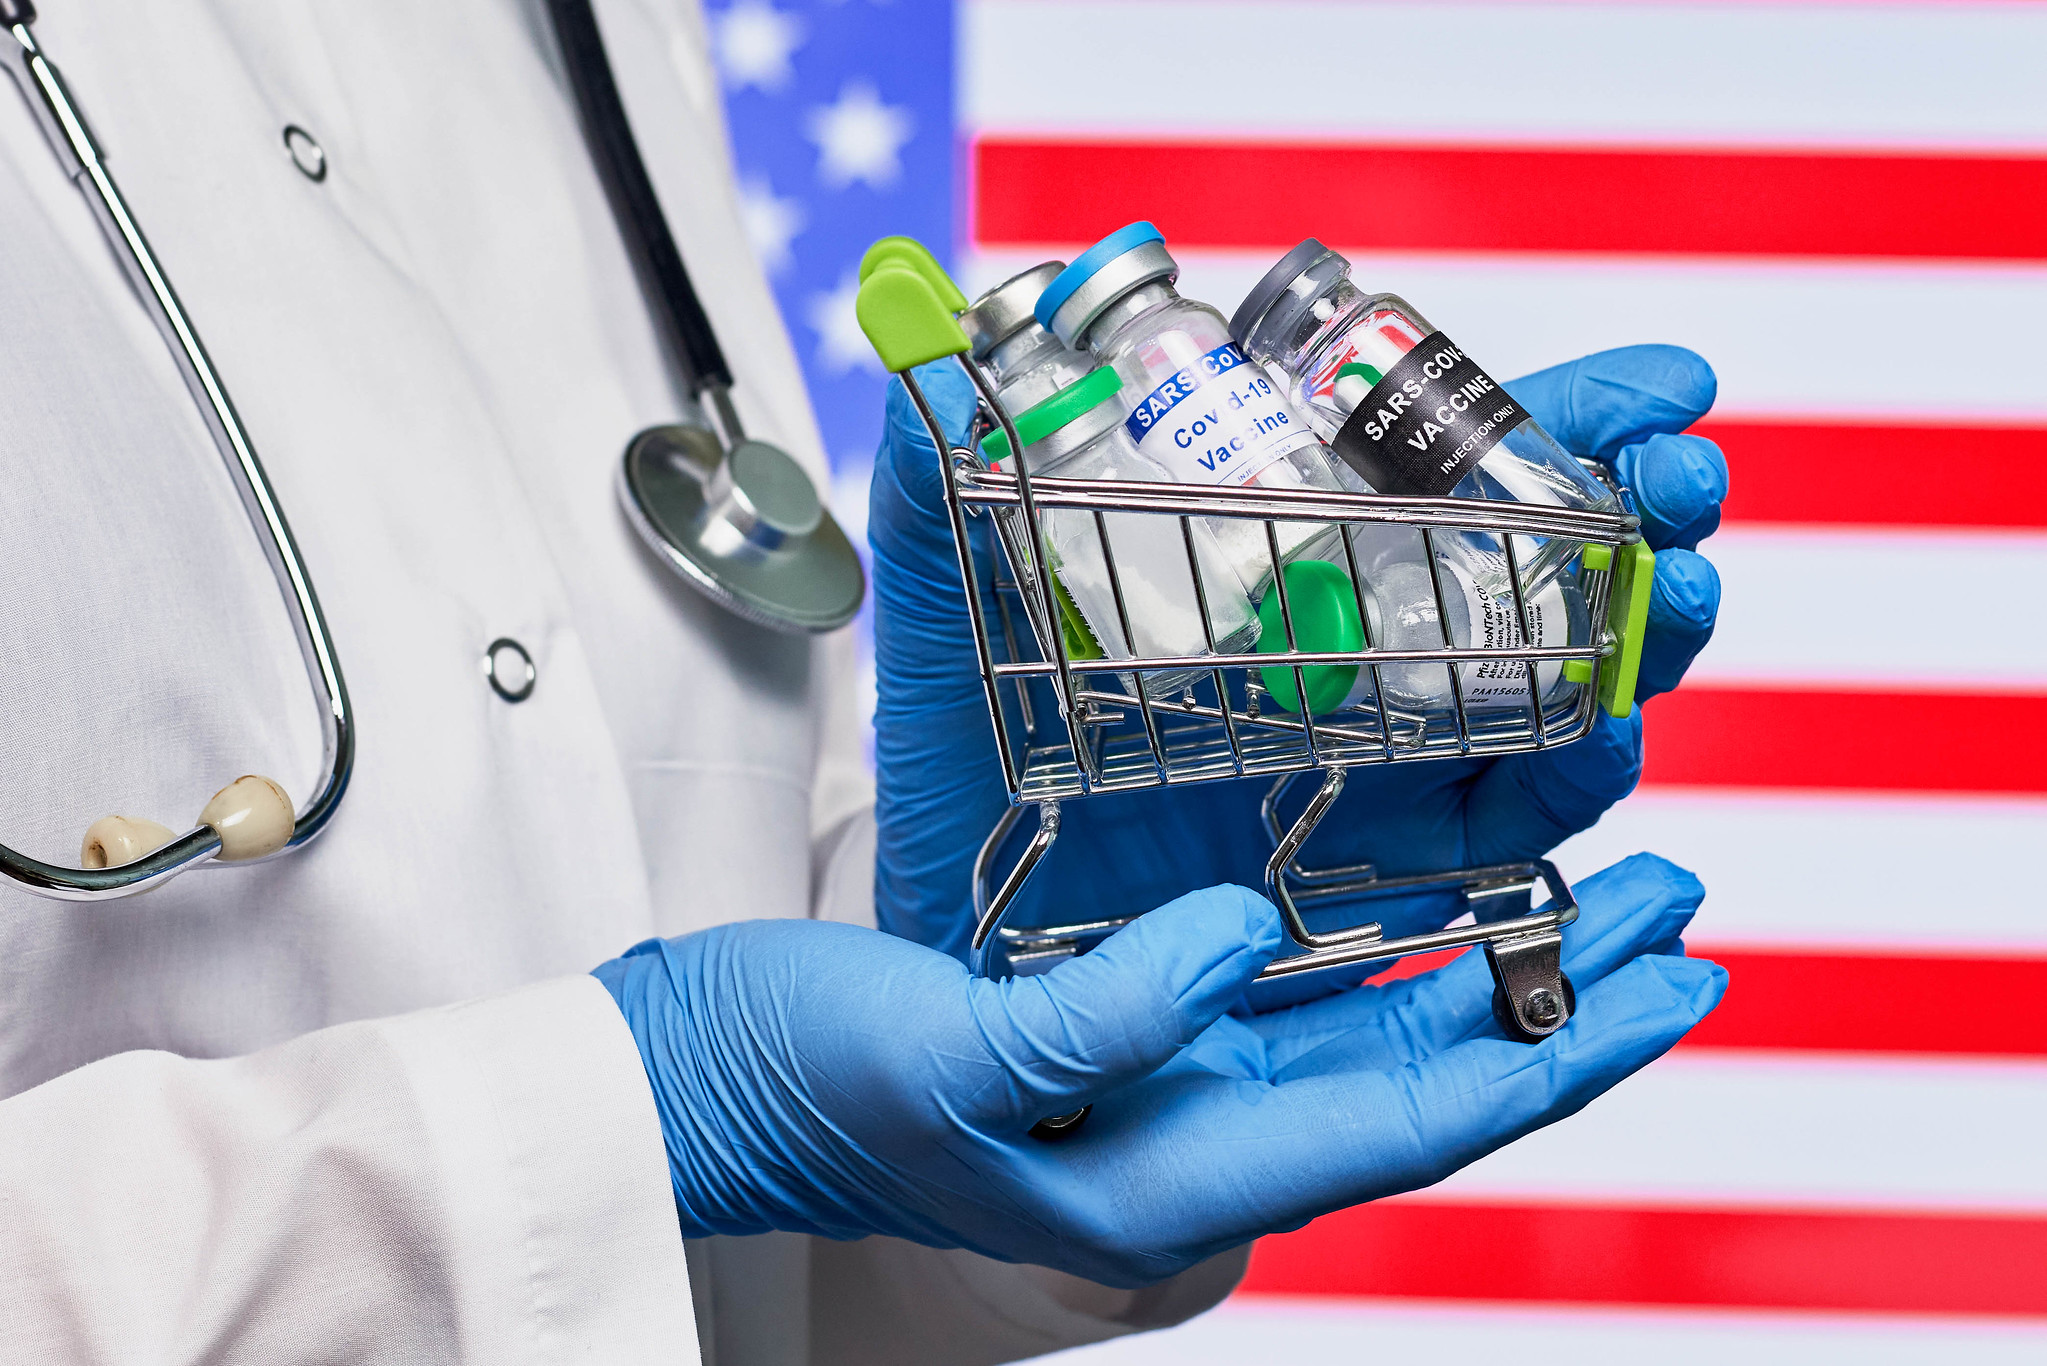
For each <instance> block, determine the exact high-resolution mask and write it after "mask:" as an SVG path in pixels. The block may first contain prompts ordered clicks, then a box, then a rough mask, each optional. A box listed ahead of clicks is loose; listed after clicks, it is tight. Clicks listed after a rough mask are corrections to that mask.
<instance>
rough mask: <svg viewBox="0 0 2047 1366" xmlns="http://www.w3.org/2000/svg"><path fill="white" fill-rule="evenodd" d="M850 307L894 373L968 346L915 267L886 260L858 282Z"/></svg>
mask: <svg viewBox="0 0 2047 1366" xmlns="http://www.w3.org/2000/svg"><path fill="white" fill-rule="evenodd" d="M853 312H854V315H855V316H856V317H858V318H859V319H860V330H861V331H862V332H865V333H866V334H867V340H868V342H869V343H870V344H872V346H873V347H874V352H875V354H876V355H878V356H880V357H881V363H882V364H883V365H884V366H886V367H887V368H888V369H889V370H890V371H892V372H893V373H895V374H901V373H902V372H903V371H905V370H913V369H915V368H916V367H917V366H920V365H924V364H927V363H928V362H931V361H934V360H938V359H939V358H940V357H943V356H957V355H959V354H960V353H961V352H962V351H965V350H966V349H967V334H966V333H964V332H962V331H960V325H959V324H958V323H957V322H954V321H953V316H952V310H951V309H949V308H947V307H946V306H945V302H944V300H942V299H941V298H940V297H939V296H938V292H937V291H936V290H935V289H933V288H932V285H931V282H930V280H929V279H927V278H926V277H925V275H924V274H923V273H922V272H921V271H918V270H916V269H915V268H913V267H911V266H909V265H905V264H903V263H901V262H897V261H884V262H882V263H881V264H880V265H877V266H876V267H875V268H874V271H873V273H872V274H870V275H869V276H868V277H867V278H866V279H865V280H862V281H861V282H860V294H859V297H858V298H857V299H855V300H854V304H853Z"/></svg>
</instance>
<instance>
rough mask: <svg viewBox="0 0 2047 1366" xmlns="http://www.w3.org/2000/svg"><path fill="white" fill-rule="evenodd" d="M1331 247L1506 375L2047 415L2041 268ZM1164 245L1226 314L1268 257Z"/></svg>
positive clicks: (980, 270) (1780, 400)
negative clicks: (1588, 374)
mask: <svg viewBox="0 0 2047 1366" xmlns="http://www.w3.org/2000/svg"><path fill="white" fill-rule="evenodd" d="M2043 13H2047V7H2043ZM1086 245H1087V244H1086V243H1060V244H1051V245H1048V246H1045V247H1044V248H1043V249H1040V250H1032V251H1025V252H1015V251H1007V250H1005V251H1000V252H979V253H974V254H969V255H968V256H967V257H966V259H965V260H964V261H963V263H962V278H963V280H964V281H966V282H968V293H970V294H974V293H978V292H980V291H981V290H983V289H986V288H987V287H988V286H990V285H993V284H995V283H997V282H999V281H1001V280H1004V279H1007V278H1008V277H1009V276H1011V275H1013V274H1015V273H1016V272H1017V271H1019V270H1022V269H1024V268H1026V267H1028V266H1031V265H1034V264H1036V263H1037V262H1039V261H1042V260H1045V259H1048V258H1050V257H1060V258H1063V259H1067V260H1071V259H1072V257H1073V255H1074V253H1076V252H1077V251H1079V250H1081V249H1082V248H1084V247H1085V246H1086ZM1331 245H1332V246H1335V247H1336V248H1337V250H1339V251H1344V253H1345V255H1347V256H1349V257H1350V260H1351V263H1352V271H1351V274H1352V277H1353V278H1354V279H1356V280H1357V281H1358V282H1359V283H1360V284H1361V285H1364V286H1365V287H1367V288H1371V289H1384V290H1392V291H1393V292H1395V293H1397V294H1399V295H1401V296H1402V297H1404V298H1406V299H1407V301H1408V302H1409V303H1411V304H1413V305H1414V306H1415V307H1417V308H1419V309H1420V310H1421V311H1422V312H1423V313H1424V314H1425V315H1427V317H1428V319H1429V321H1430V322H1432V323H1434V324H1435V325H1436V326H1437V327H1440V328H1442V329H1443V330H1444V331H1445V332H1448V333H1449V334H1450V335H1451V336H1452V337H1454V338H1456V339H1457V341H1458V342H1459V343H1460V344H1461V345H1463V347H1464V348H1465V349H1466V350H1467V351H1469V352H1470V353H1471V354H1472V355H1473V356H1474V357H1476V358H1478V360H1479V361H1480V362H1481V363H1482V364H1483V365H1484V366H1485V367H1486V368H1487V369H1488V370H1490V371H1492V372H1493V373H1494V374H1495V375H1498V376H1501V377H1503V378H1504V377H1507V376H1511V375H1519V374H1525V373H1527V372H1528V371H1531V370H1537V369H1540V368H1542V367H1543V366H1546V365H1553V364H1555V363H1557V362H1558V361H1563V360H1569V359H1571V358H1572V357H1575V356H1582V355H1586V354H1588V353H1590V352H1593V351H1600V350H1604V349H1606V348H1608V347H1613V346H1626V345H1629V344H1632V343H1635V342H1671V343H1676V344H1678V345H1681V346H1689V347H1691V348H1692V349H1693V350H1694V351H1697V352H1698V353H1699V354H1700V355H1702V356H1705V357H1706V358H1707V359H1708V360H1709V361H1711V362H1712V363H1713V367H1714V370H1715V371H1716V372H1717V373H1718V375H1719V376H1720V403H1719V407H1718V411H1719V412H1721V413H1722V414H1726V415H1731V414H1734V413H1750V414H1766V413H1790V414H1806V415H1816V414H1828V413H1853V414H1856V415H1858V416H1861V417H1863V418H1865V419H1875V418H1879V417H1882V416H1886V415H1889V416H1897V417H1912V416H1932V417H1943V416H1945V417H1967V418H1982V419H1993V418H2013V419H2017V420H2021V421H2040V420H2047V383H2042V380H2041V366H2040V357H2041V344H2040V319H2042V318H2043V317H2047V268H2043V267H2017V266H2014V267H2001V266H1926V265H1837V264H1831V263H1826V264H1798V265H1792V264H1778V263H1767V262H1760V263H1759V262H1754V261H1743V262H1727V263H1719V262H1704V261H1695V260H1686V261H1679V260H1653V261H1650V260H1641V259H1633V258H1630V259H1622V258H1613V257H1588V256H1539V255H1527V256H1506V255H1493V254H1489V253H1474V254H1469V255H1457V254H1447V253H1446V254H1440V255H1429V256H1423V255H1393V254H1374V253H1364V252H1352V251H1348V250H1346V249H1345V248H1344V247H1343V246H1342V244H1341V243H1332V244H1331ZM1174 254H1175V256H1176V258H1177V259H1178V260H1179V262H1180V266H1181V277H1180V283H1181V288H1182V292H1183V293H1184V294H1185V295H1186V296H1187V297H1189V298H1193V299H1200V300H1202V301H1204V302H1206V303H1210V304H1214V305H1215V306H1216V307H1217V308H1219V309H1220V310H1221V311H1222V312H1223V314H1224V315H1225V316H1227V315H1228V314H1229V313H1230V311H1231V310H1232V309H1234V308H1235V307H1236V305H1237V302H1238V301H1239V300H1240V299H1242V298H1243V297H1244V295H1245V293H1246V292H1247V291H1248V290H1249V289H1250V288H1251V286H1252V285H1253V284H1255V283H1256V282H1257V280H1258V277H1259V276H1261V275H1263V274H1264V273H1265V271H1266V270H1267V269H1268V268H1269V267H1270V266H1271V265H1272V263H1273V262H1274V261H1275V260H1277V259H1278V258H1279V254H1280V253H1279V252H1278V251H1277V250H1274V251H1258V252H1241V251H1187V252H1176V253H1174ZM1929 477H1940V471H1939V470H1937V469H1935V470H1931V471H1930V473H1929ZM1948 477H1967V475H1966V474H1965V473H1956V474H1953V475H1950V476H1948Z"/></svg>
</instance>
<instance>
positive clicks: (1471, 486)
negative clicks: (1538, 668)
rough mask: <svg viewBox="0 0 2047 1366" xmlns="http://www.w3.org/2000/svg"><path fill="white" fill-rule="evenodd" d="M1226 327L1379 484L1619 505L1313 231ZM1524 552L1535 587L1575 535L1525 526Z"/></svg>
mask: <svg viewBox="0 0 2047 1366" xmlns="http://www.w3.org/2000/svg"><path fill="white" fill-rule="evenodd" d="M1230 333H1231V335H1232V336H1233V337H1235V338H1236V340H1237V342H1238V343H1239V344H1240V345H1241V346H1242V347H1243V348H1244V351H1245V353H1246V354H1247V355H1249V356H1250V357H1251V358H1252V359H1253V360H1255V361H1257V362H1259V363H1260V364H1261V365H1262V366H1265V367H1267V368H1269V369H1272V370H1274V371H1276V372H1278V373H1280V374H1282V375H1284V376H1285V378H1286V382H1287V384H1288V397H1289V398H1290V399H1291V400H1292V401H1293V403H1294V405H1295V407H1296V408H1298V409H1299V410H1300V412H1301V413H1302V414H1304V415H1305V417H1306V419H1307V421H1308V424H1309V425H1310V426H1311V427H1312V428H1313V429H1314V430H1315V432H1316V434H1317V435H1318V436H1320V437H1321V438H1322V439H1324V440H1325V441H1327V442H1328V443H1329V444H1330V446H1331V447H1332V448H1333V449H1334V450H1335V452H1336V454H1337V455H1338V456H1340V457H1342V459H1343V461H1344V463H1345V464H1347V465H1348V466H1350V468H1352V469H1353V470H1355V471H1357V473H1358V474H1359V475H1360V476H1361V477H1362V478H1363V479H1364V480H1365V481H1366V482H1367V483H1369V484H1370V485H1371V486H1372V487H1373V489H1375V490H1376V491H1378V492H1380V493H1386V494H1395V495H1408V496H1415V497H1424V498H1435V497H1443V496H1446V495H1448V496H1455V497H1460V498H1490V499H1505V500H1512V501H1514V502H1520V503H1536V504H1542V505H1546V506H1550V507H1566V508H1574V509H1580V510H1597V511H1600V512H1618V511H1619V510H1620V506H1619V503H1618V501H1617V500H1616V499H1615V498H1614V496H1613V494H1612V493H1611V492H1610V491H1609V490H1608V489H1607V488H1606V486H1605V485H1603V484H1601V483H1600V482H1599V481H1598V480H1597V479H1595V478H1593V477H1592V475H1591V474H1590V473H1588V472H1587V470H1586V469H1585V467H1584V466H1583V465H1582V464H1580V463H1579V462H1578V461H1577V460H1576V459H1575V458H1573V457H1572V455H1571V454H1570V452H1568V451H1566V450H1565V449H1564V448H1563V447H1562V446H1559V445H1558V444H1557V442H1556V440H1555V438H1553V437H1551V436H1550V434H1549V433H1548V432H1546V431H1544V430H1543V429H1542V427H1541V426H1540V425H1539V424H1538V423H1537V422H1536V421H1535V419H1534V418H1533V417H1531V416H1529V415H1528V413H1527V411H1526V410H1525V409H1523V408H1522V407H1521V405H1520V404H1518V403H1516V402H1515V401H1514V399H1513V398H1512V397H1511V396H1510V395H1509V394H1508V393H1507V391H1506V390H1505V389H1503V388H1501V387H1500V385H1499V383H1498V382H1497V381H1496V380H1494V379H1493V377H1492V376H1491V375H1488V374H1487V373H1486V372H1485V371H1484V370H1483V369H1481V368H1480V367H1479V365H1478V363H1477V362H1476V361H1474V360H1472V359H1471V357H1470V356H1468V355H1466V354H1465V352H1464V350H1463V348H1461V347H1459V346H1458V345H1457V344H1456V343H1455V342H1453V341H1451V340H1450V339H1449V338H1448V337H1446V336H1444V335H1443V334H1442V333H1441V332H1439V331H1437V330H1436V328H1435V327H1434V326H1432V325H1431V324H1430V323H1429V322H1428V321H1427V320H1426V319H1424V318H1423V317H1422V315H1421V314H1420V313H1419V312H1417V311H1416V310H1415V309H1414V307H1413V306H1412V305H1411V304H1409V303H1407V302H1406V301H1405V300H1403V299H1401V298H1399V297H1398V296H1396V295H1392V294H1369V293H1366V292H1365V291H1364V290H1362V289H1359V288H1358V287H1357V285H1356V284H1354V283H1353V282H1352V281H1351V278H1350V262H1349V261H1347V260H1345V259H1344V258H1343V257H1342V256H1340V255H1338V254H1337V253H1336V252H1333V251H1331V250H1329V248H1327V247H1325V246H1323V245H1322V244H1321V243H1320V242H1318V241H1317V240H1315V239H1314V238H1312V237H1310V238H1308V239H1307V240H1306V241H1304V242H1302V243H1301V244H1300V245H1299V246H1297V247H1295V248H1294V249H1293V250H1292V251H1289V252H1288V253H1287V254H1286V255H1285V256H1282V257H1281V258H1280V259H1279V262H1278V263H1277V264H1276V265H1274V266H1273V268H1272V269H1271V270H1269V271H1267V272H1266V273H1265V277H1264V278H1263V279H1261V280H1260V281H1259V282H1258V283H1257V284H1256V285H1254V286H1253V287H1252V289H1251V292H1250V293H1249V294H1248V295H1246V296H1245V298H1244V302H1243V303H1242V304H1240V305H1239V306H1238V308H1237V311H1236V313H1235V315H1234V316H1232V317H1231V319H1230ZM1472 539H1476V540H1479V541H1485V540H1491V541H1492V542H1493V544H1495V545H1497V544H1498V541H1497V538H1487V537H1477V538H1467V540H1472ZM1514 550H1515V555H1516V558H1517V559H1518V560H1519V561H1520V563H1521V569H1522V582H1523V585H1524V587H1527V588H1531V589H1533V588H1539V587H1540V586H1541V585H1543V584H1544V583H1546V582H1547V581H1548V580H1549V579H1551V578H1553V577H1554V576H1555V575H1556V574H1557V573H1558V572H1560V571H1561V570H1562V569H1563V567H1564V563H1565V562H1566V561H1567V560H1568V559H1569V557H1570V556H1571V555H1572V554H1574V553H1575V552H1576V550H1577V544H1576V543H1575V542H1569V541H1560V540H1544V539H1543V538H1540V537H1532V536H1531V537H1517V538H1516V539H1515V543H1514ZM1501 563H1504V561H1501ZM1467 567H1468V568H1469V567H1476V568H1479V569H1480V570H1481V572H1486V573H1492V572H1495V571H1494V570H1493V569H1492V567H1491V566H1487V565H1477V564H1474V565H1473V566H1467ZM1501 572H1503V571H1501Z"/></svg>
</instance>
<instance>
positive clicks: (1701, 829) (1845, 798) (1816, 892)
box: [1552, 703, 2047, 953]
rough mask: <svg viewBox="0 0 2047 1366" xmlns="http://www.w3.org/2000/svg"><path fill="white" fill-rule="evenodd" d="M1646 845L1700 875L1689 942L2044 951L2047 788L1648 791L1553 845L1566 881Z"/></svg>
mask: <svg viewBox="0 0 2047 1366" xmlns="http://www.w3.org/2000/svg"><path fill="white" fill-rule="evenodd" d="M1654 712H1655V704H1654V703H1651V704H1650V725H1651V732H1650V743H1652V744H1653V743H1655V733H1654V729H1653V728H1654V724H1655V714H1654ZM1644 849H1651V850H1654V851H1655V852H1657V853H1659V854H1661V855H1663V856H1664V857H1665V858H1668V859H1671V860H1672V861H1674V862H1676V863H1679V864H1682V865H1683V866H1685V867H1687V868H1689V869H1691V870H1692V871H1693V872H1695V873H1697V874H1698V875H1699V878H1700V880H1701V881H1703V882H1704V883H1705V884H1706V903H1705V905H1704V907H1702V908H1701V910H1700V911H1699V916H1698V919H1697V920H1696V921H1695V922H1694V924H1693V929H1692V936H1693V937H1694V938H1695V939H1698V940H1700V941H1718V942H1722V943H1754V944H1779V945H1787V946H1788V945H1826V944H1841V945H1853V946H1859V947H1864V948H1886V947H1897V948H1935V949H1938V948H1942V947H1946V948H1952V949H1974V950H1986V951H1989V950H2000V949H2002V950H2019V951H2028V952H2035V953H2038V952H2047V909H2043V908H2042V904H2041V898H2040V881H2039V875H2040V874H2039V853H2040V851H2041V850H2042V849H2047V799H2037V798H2035V799H2025V798H2012V799H2009V800H1991V799H1984V798H1973V797H1972V798H1954V799H1919V798H1909V799H1908V798H1899V797H1876V796H1850V795H1846V794H1838V793H1837V794H1830V795H1827V796H1824V797H1820V796H1795V795H1784V794H1779V793H1766V792H1698V791H1685V792H1679V791H1673V790H1669V789H1664V790H1657V789H1650V790H1648V791H1644V792H1638V793H1636V794H1635V795H1634V796H1632V797H1630V798H1628V799H1627V800H1626V801H1624V802H1622V803H1621V804H1620V805H1619V806H1617V807H1615V808H1614V809H1613V810H1612V811H1610V812H1608V813H1607V815H1606V818H1605V819H1604V820H1602V821H1600V823H1599V824H1598V825H1596V826H1594V827H1593V828H1592V829H1591V830H1589V831H1587V832H1586V833H1584V834H1582V835H1579V836H1578V837H1576V838H1575V839H1572V840H1569V841H1567V842H1566V843H1565V844H1564V845H1563V846H1562V847H1561V848H1559V849H1558V850H1557V851H1556V853H1555V854H1554V855H1553V856H1552V857H1553V858H1554V859H1555V860H1556V863H1557V866H1558V867H1559V868H1560V869H1561V870H1562V871H1563V873H1564V875H1565V876H1566V877H1568V878H1569V879H1570V880H1571V881H1573V882H1577V881H1579V880H1581V879H1583V878H1585V877H1587V876H1589V875H1590V874H1591V873H1593V872H1595V871H1597V870H1598V869H1601V868H1605V867H1607V866H1608V865H1610V864H1612V863H1615V862H1617V861H1618V860H1620V859H1622V858H1625V857H1626V856H1628V855H1629V854H1633V853H1636V852H1639V851H1641V850H1644Z"/></svg>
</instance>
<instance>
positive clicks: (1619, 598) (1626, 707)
mask: <svg viewBox="0 0 2047 1366" xmlns="http://www.w3.org/2000/svg"><path fill="white" fill-rule="evenodd" d="M1609 564H1610V565H1612V566H1613V582H1612V583H1611V584H1610V585H1608V588H1607V597H1606V629H1607V630H1608V631H1611V632H1612V633H1613V639H1614V651H1613V653H1612V654H1611V655H1608V656H1607V657H1606V659H1605V660H1603V661H1601V663H1600V666H1599V705H1601V706H1602V707H1605V708H1606V710H1607V714H1608V715H1609V716H1616V717H1625V716H1627V715H1629V714H1630V713H1632V712H1633V711H1634V710H1635V683H1636V681H1637V680H1638V679H1639V678H1640V676H1641V673H1642V637H1643V636H1644V635H1646V634H1647V633H1648V630H1649V592H1650V590H1651V589H1652V588H1653V587H1655V584H1656V552H1654V551H1652V550H1651V549H1649V543H1648V542H1647V541H1636V542H1635V543H1634V544H1633V545H1624V546H1621V547H1620V548H1619V549H1618V550H1614V549H1611V548H1609V547H1607V546H1603V545H1588V546H1586V547H1585V567H1586V568H1587V569H1603V568H1605V567H1606V566H1607V565H1609ZM1584 662H1586V661H1581V660H1576V659H1574V660H1571V661H1569V662H1568V663H1566V664H1565V665H1564V676H1565V677H1566V678H1573V677H1574V676H1575V675H1579V674H1581V673H1582V672H1583V671H1582V670H1578V669H1573V668H1572V665H1575V664H1582V663H1584ZM1577 681H1580V682H1582V681H1584V680H1583V678H1578V679H1577Z"/></svg>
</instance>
